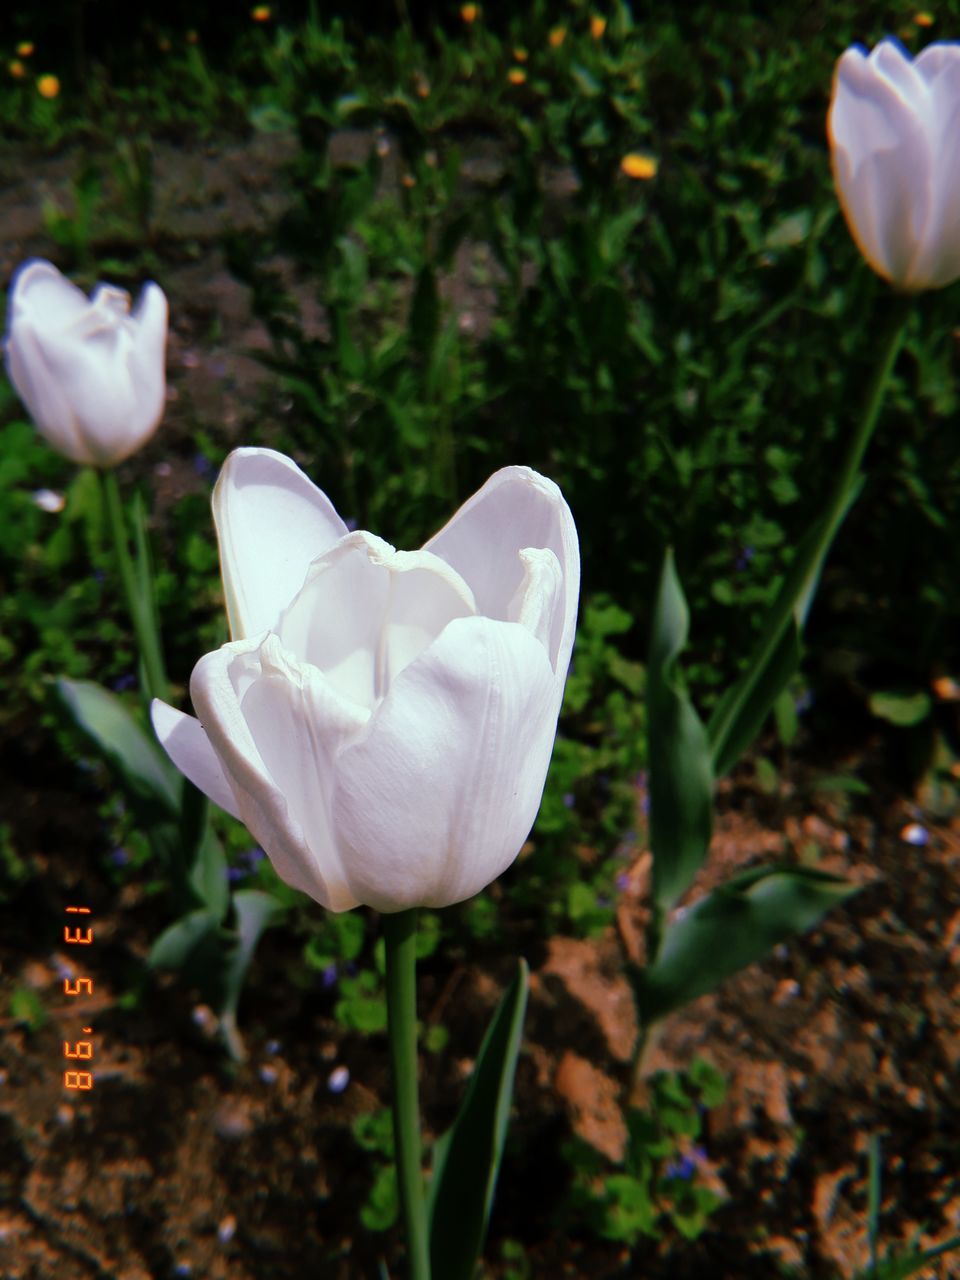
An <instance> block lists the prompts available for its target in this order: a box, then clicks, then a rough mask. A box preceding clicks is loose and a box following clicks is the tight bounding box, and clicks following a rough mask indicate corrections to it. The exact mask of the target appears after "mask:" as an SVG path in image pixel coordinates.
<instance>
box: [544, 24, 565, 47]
mask: <svg viewBox="0 0 960 1280" xmlns="http://www.w3.org/2000/svg"><path fill="white" fill-rule="evenodd" d="M566 38H567V28H566V27H554V28H553V30H552V31H551V32H550V34H549V35H548V36H547V39H548V40H549V41H550V48H551V49H559V48H560V46H561V45H562V44H563V42H564V40H566Z"/></svg>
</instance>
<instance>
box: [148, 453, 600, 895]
mask: <svg viewBox="0 0 960 1280" xmlns="http://www.w3.org/2000/svg"><path fill="white" fill-rule="evenodd" d="M213 511H214V519H215V521H216V526H217V534H218V537H219V542H220V559H221V565H222V570H223V582H224V593H225V596H226V602H227V612H228V616H229V621H230V630H231V636H232V640H231V642H230V643H228V644H225V645H224V646H223V647H222V648H221V649H219V650H218V651H217V652H215V653H210V654H207V656H206V657H204V658H201V659H200V661H199V662H198V663H197V666H196V667H195V669H194V672H193V676H192V678H191V681H190V693H191V696H192V699H193V705H194V707H195V708H196V711H197V714H198V716H199V721H197V720H195V719H194V718H193V717H191V716H187V715H183V714H181V713H180V712H178V711H175V710H174V709H173V708H172V707H169V706H167V705H166V704H165V703H162V702H154V704H153V723H154V727H155V729H156V731H157V735H158V737H159V738H160V740H161V742H162V743H163V745H164V747H165V748H166V750H167V753H168V754H169V756H170V758H171V759H172V760H173V762H174V764H176V765H177V767H178V768H179V769H180V770H181V771H182V772H183V773H185V774H186V775H187V777H188V778H190V779H191V781H193V782H194V783H195V784H196V785H197V786H198V787H199V788H200V789H201V790H202V791H204V792H205V793H206V794H207V795H208V796H209V797H210V798H211V799H212V800H214V801H215V802H216V803H217V804H219V805H220V806H221V807H222V808H224V809H226V810H227V811H228V812H229V813H232V814H234V815H235V816H236V817H238V818H240V819H241V820H242V821H243V822H244V823H246V825H247V827H248V828H249V829H250V831H251V832H252V834H253V835H254V837H255V838H256V839H257V840H258V841H259V842H260V844H261V845H262V846H263V848H264V850H265V851H266V852H267V854H268V855H269V857H270V859H271V861H272V862H273V865H274V867H275V868H276V870H277V872H278V874H279V875H280V876H281V878H282V879H283V880H285V881H286V882H287V883H288V884H291V885H294V886H295V887H296V888H298V889H301V890H303V892H304V893H307V894H309V895H310V896H311V897H312V898H315V899H316V900H317V901H318V902H320V903H322V904H323V905H324V906H325V907H328V908H329V909H331V910H333V911H344V910H347V909H349V908H351V907H355V906H357V905H359V904H360V903H366V904H367V905H369V906H372V907H375V908H377V909H378V910H380V911H401V910H404V909H405V908H407V907H413V906H427V907H441V906H446V905H449V904H450V903H453V902H460V901H462V900H463V899H465V898H469V897H471V896H472V895H473V894H475V893H478V892H479V891H480V890H481V889H482V888H483V887H484V886H485V885H487V884H489V883H490V881H491V880H494V879H495V878H496V877H497V876H498V875H500V873H501V872H502V871H504V870H505V869H506V868H507V867H508V866H509V865H510V864H511V863H512V862H513V860H514V859H515V858H516V856H517V853H518V852H519V850H520V847H521V845H522V844H523V842H524V840H525V839H526V836H527V834H528V832H529V830H530V828H531V826H532V825H533V821H534V818H535V817H536V814H537V810H538V808H539V806H540V798H541V795H542V793H543V785H544V780H545V778H546V773H547V767H548V765H549V763H550V756H551V753H552V750H553V741H554V736H555V734H556V726H557V716H558V714H559V711H560V703H561V701H562V698H563V687H564V683H565V681H566V676H567V667H568V664H569V661H570V652H571V649H572V647H573V635H574V628H575V625H576V614H577V600H578V594H579V585H580V553H579V548H578V543H577V534H576V528H575V526H574V523H573V517H572V516H571V514H570V510H569V508H568V507H567V504H566V502H565V501H564V500H563V497H562V495H561V493H560V490H559V489H558V488H557V486H556V485H555V484H554V483H553V482H552V481H550V480H547V479H545V478H544V477H543V476H541V475H538V474H537V473H536V472H535V471H531V470H530V469H529V468H527V467H507V468H505V469H504V470H502V471H498V472H497V473H496V474H495V475H493V476H491V478H490V479H489V480H488V481H487V483H486V484H485V485H484V486H483V488H482V489H481V490H480V491H479V492H478V493H476V494H475V495H474V496H473V497H472V498H471V499H470V500H469V501H468V502H466V503H465V504H464V505H463V506H462V507H461V508H460V510H459V511H458V512H457V514H456V515H455V516H454V517H453V519H452V520H450V521H449V523H448V524H447V525H446V526H445V527H444V528H443V529H441V531H440V532H439V533H438V534H436V536H435V537H433V538H431V540H430V541H429V542H428V543H427V544H426V545H425V546H424V547H423V549H422V550H420V551H395V550H394V548H393V547H391V546H390V545H389V544H388V543H386V542H383V541H382V540H381V539H380V538H377V537H375V536H374V535H373V534H371V533H365V532H356V533H350V532H348V531H347V528H346V526H345V525H344V523H343V521H342V520H341V519H340V517H339V516H338V515H337V513H336V511H335V510H334V508H333V506H332V505H331V503H330V501H329V499H328V498H327V497H326V496H325V495H324V494H323V493H321V491H320V490H319V489H317V488H316V486H315V485H313V484H312V483H311V481H310V480H308V479H307V477H306V476H305V475H304V474H303V472H302V471H301V470H300V469H299V468H298V467H297V466H296V465H295V464H294V463H293V462H291V461H290V460H289V459H288V458H285V457H283V455H282V454H279V453H274V452H273V451H272V450H269V449H239V450H237V451H236V452H235V453H233V454H231V455H230V457H229V458H228V459H227V461H226V463H225V465H224V468H223V471H222V472H221V475H220V478H219V480H218V482H217V486H216V489H215V491H214V496H213Z"/></svg>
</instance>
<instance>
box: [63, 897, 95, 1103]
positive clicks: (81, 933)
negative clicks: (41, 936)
mask: <svg viewBox="0 0 960 1280" xmlns="http://www.w3.org/2000/svg"><path fill="white" fill-rule="evenodd" d="M89 914H90V908H89V907H67V915H72V916H88V915H89ZM63 940H64V942H65V943H67V945H68V946H81V947H89V946H90V945H91V943H92V942H93V929H92V927H91V926H90V925H88V926H87V927H86V928H85V929H83V928H81V927H80V925H79V924H75V925H73V926H72V927H71V926H70V925H68V924H65V925H64V926H63ZM63 994H64V995H65V996H81V995H87V996H92V995H93V979H92V978H86V977H77V978H64V980H63ZM92 1031H93V1027H84V1028H83V1032H84V1034H85V1035H89V1034H90V1033H91V1032H92ZM63 1056H64V1057H65V1058H75V1059H77V1060H82V1061H84V1062H88V1061H89V1060H90V1059H91V1058H92V1057H93V1041H92V1040H77V1041H76V1043H75V1044H72V1045H71V1043H70V1041H69V1040H64V1042H63ZM63 1085H64V1088H65V1089H92V1088H93V1072H92V1071H79V1070H77V1069H76V1068H74V1069H73V1070H72V1071H64V1073H63Z"/></svg>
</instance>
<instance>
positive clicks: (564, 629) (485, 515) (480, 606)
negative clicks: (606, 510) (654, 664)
mask: <svg viewBox="0 0 960 1280" xmlns="http://www.w3.org/2000/svg"><path fill="white" fill-rule="evenodd" d="M528 547H534V548H537V547H545V548H547V549H548V550H550V551H552V552H553V553H554V555H555V556H556V557H557V562H558V564H559V565H560V571H561V573H562V575H563V600H562V607H561V608H559V609H557V611H556V614H555V616H554V618H553V621H552V624H551V627H550V634H549V643H548V650H547V651H548V654H549V657H550V662H551V665H552V666H553V669H554V672H555V674H556V675H557V677H558V679H559V681H560V694H561V696H562V692H563V681H564V680H565V679H566V675H567V667H568V665H569V662H570V653H571V651H572V649H573V635H574V630H575V628H576V623H577V601H578V599H579V595H580V547H579V544H578V542H577V530H576V526H575V525H574V523H573V516H572V515H571V514H570V508H569V507H568V506H567V504H566V502H565V501H564V499H563V495H562V494H561V492H560V490H559V489H558V488H557V486H556V485H555V484H554V483H553V481H552V480H548V479H547V478H546V477H545V476H541V475H539V474H538V473H537V472H536V471H532V470H531V469H530V468H529V467H504V468H503V469H502V470H501V471H497V472H495V473H494V474H493V475H492V476H491V477H490V479H489V480H488V481H487V483H486V484H485V485H484V486H483V488H482V489H479V490H478V491H477V492H476V493H475V494H474V495H473V497H472V498H469V499H468V500H467V501H466V502H465V503H464V504H463V506H462V507H461V508H460V510H459V511H458V512H457V513H456V515H455V516H453V518H452V519H451V520H449V521H448V523H447V524H445V525H444V527H443V528H442V529H441V530H440V532H439V533H437V534H435V535H434V536H433V537H432V538H431V539H430V540H429V541H428V542H427V543H425V544H424V550H425V551H432V552H433V553H434V554H435V555H438V556H440V557H441V558H442V559H443V560H446V561H447V563H448V564H450V565H452V566H453V567H454V569H456V570H457V572H458V573H459V574H460V576H461V577H462V578H463V579H464V581H465V582H466V583H467V585H468V586H469V587H470V588H471V589H472V591H473V594H474V598H475V600H476V605H477V612H478V613H479V614H482V615H484V616H486V617H488V618H495V619H498V620H500V621H504V622H505V621H508V620H511V619H510V609H511V605H512V602H513V600H514V599H515V597H516V596H517V593H518V591H521V590H522V589H523V583H524V579H525V576H526V569H525V566H524V563H523V561H522V559H521V552H523V551H525V550H526V549H527V548H528ZM558 705H559V703H558Z"/></svg>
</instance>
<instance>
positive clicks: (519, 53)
mask: <svg viewBox="0 0 960 1280" xmlns="http://www.w3.org/2000/svg"><path fill="white" fill-rule="evenodd" d="M513 56H514V60H515V61H517V62H526V61H527V59H528V58H529V57H530V55H529V53H527V51H526V49H514V51H513Z"/></svg>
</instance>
